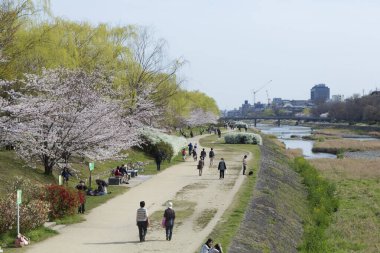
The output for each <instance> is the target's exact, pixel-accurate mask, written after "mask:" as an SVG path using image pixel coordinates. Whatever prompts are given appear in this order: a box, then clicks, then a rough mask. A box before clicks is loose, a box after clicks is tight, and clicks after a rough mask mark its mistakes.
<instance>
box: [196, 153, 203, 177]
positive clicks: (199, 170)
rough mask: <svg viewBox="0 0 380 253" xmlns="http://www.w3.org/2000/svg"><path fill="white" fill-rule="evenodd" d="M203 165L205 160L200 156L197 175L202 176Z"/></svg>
mask: <svg viewBox="0 0 380 253" xmlns="http://www.w3.org/2000/svg"><path fill="white" fill-rule="evenodd" d="M204 166H205V160H204V159H203V157H202V156H201V157H200V158H199V162H198V165H197V169H198V173H199V176H202V171H203V167H204Z"/></svg>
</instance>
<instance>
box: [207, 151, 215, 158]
mask: <svg viewBox="0 0 380 253" xmlns="http://www.w3.org/2000/svg"><path fill="white" fill-rule="evenodd" d="M208 156H209V157H210V158H211V157H214V156H215V154H214V151H212V150H211V151H210V153H209V154H208Z"/></svg>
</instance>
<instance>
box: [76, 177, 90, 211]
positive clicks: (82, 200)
mask: <svg viewBox="0 0 380 253" xmlns="http://www.w3.org/2000/svg"><path fill="white" fill-rule="evenodd" d="M75 188H76V189H77V190H78V196H79V207H78V213H81V214H84V211H85V204H86V191H87V186H86V185H85V183H84V181H83V180H80V181H79V184H77V186H75Z"/></svg>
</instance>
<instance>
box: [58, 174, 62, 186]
mask: <svg viewBox="0 0 380 253" xmlns="http://www.w3.org/2000/svg"><path fill="white" fill-rule="evenodd" d="M58 184H59V185H63V177H62V176H61V175H59V176H58Z"/></svg>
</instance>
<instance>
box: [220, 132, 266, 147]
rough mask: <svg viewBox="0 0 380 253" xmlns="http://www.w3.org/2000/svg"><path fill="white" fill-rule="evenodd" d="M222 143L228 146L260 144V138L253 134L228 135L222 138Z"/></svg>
mask: <svg viewBox="0 0 380 253" xmlns="http://www.w3.org/2000/svg"><path fill="white" fill-rule="evenodd" d="M224 141H225V142H226V143H228V144H260V145H262V139H261V136H260V135H258V134H254V133H228V134H226V135H225V136H224Z"/></svg>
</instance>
